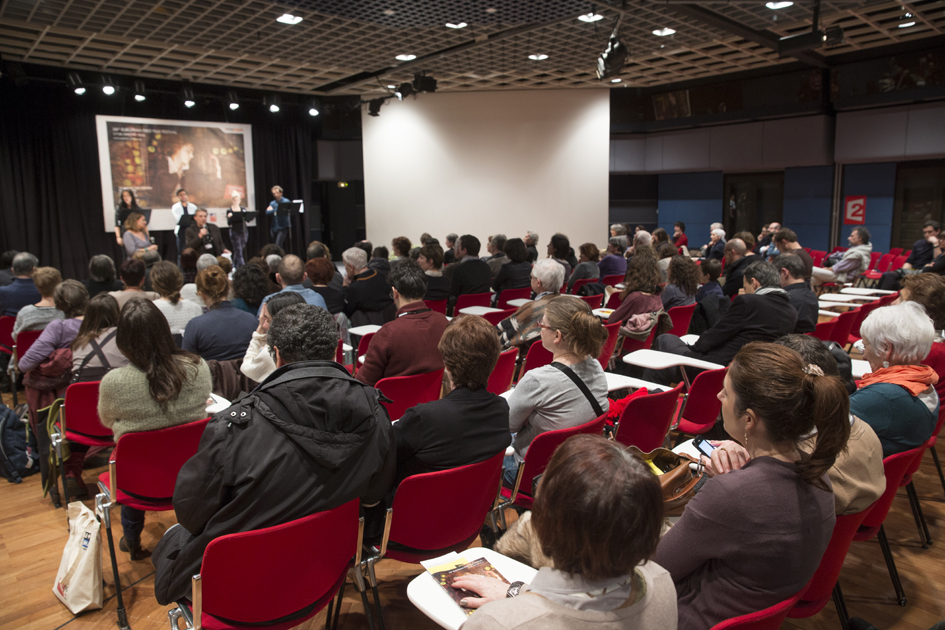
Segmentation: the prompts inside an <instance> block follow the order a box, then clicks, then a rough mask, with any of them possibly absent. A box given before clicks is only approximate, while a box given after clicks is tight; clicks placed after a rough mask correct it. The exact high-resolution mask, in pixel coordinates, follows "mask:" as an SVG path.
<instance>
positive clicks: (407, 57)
mask: <svg viewBox="0 0 945 630" xmlns="http://www.w3.org/2000/svg"><path fill="white" fill-rule="evenodd" d="M394 58H395V59H396V60H397V61H413V60H414V59H416V58H417V56H416V55H397V56H396V57H394Z"/></svg>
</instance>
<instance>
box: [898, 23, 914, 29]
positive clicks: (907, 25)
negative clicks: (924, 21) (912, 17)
mask: <svg viewBox="0 0 945 630" xmlns="http://www.w3.org/2000/svg"><path fill="white" fill-rule="evenodd" d="M910 26H915V22H903V23H902V24H900V25H899V28H909V27H910Z"/></svg>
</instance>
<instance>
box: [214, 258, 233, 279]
mask: <svg viewBox="0 0 945 630" xmlns="http://www.w3.org/2000/svg"><path fill="white" fill-rule="evenodd" d="M216 264H217V267H219V268H220V269H222V270H223V273H225V274H226V277H227V278H229V277H230V275H231V274H232V273H233V263H232V262H230V259H229V258H227V257H226V256H217V263H216Z"/></svg>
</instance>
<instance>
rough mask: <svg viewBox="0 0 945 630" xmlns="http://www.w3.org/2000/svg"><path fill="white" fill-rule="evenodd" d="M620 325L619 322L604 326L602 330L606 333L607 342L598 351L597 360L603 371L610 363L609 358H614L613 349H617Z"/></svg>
mask: <svg viewBox="0 0 945 630" xmlns="http://www.w3.org/2000/svg"><path fill="white" fill-rule="evenodd" d="M622 325H623V324H621V323H620V322H614V323H613V324H604V330H606V331H607V341H605V342H604V347H603V348H601V349H600V356H599V357H597V360H598V361H599V362H600V366H601V367H602V368H603V369H605V370H606V369H607V365H608V364H609V363H610V358H611V357H612V356H614V348H616V347H617V341H618V339H619V338H620V327H621V326H622Z"/></svg>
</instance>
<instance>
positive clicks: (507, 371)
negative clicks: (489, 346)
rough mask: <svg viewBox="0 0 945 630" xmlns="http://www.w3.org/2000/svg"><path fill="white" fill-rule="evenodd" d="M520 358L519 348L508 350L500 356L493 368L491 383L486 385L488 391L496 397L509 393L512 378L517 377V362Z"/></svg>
mask: <svg viewBox="0 0 945 630" xmlns="http://www.w3.org/2000/svg"><path fill="white" fill-rule="evenodd" d="M517 358H518V348H512V349H511V350H506V351H505V352H503V353H502V354H500V355H499V360H498V361H496V364H495V367H494V368H492V374H490V375H489V382H488V383H487V384H486V390H487V391H490V392H492V393H493V394H495V395H496V396H500V395H502V394H504V393H505V392H507V391H509V387H511V385H512V378H513V377H514V376H515V360H516V359H517Z"/></svg>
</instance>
